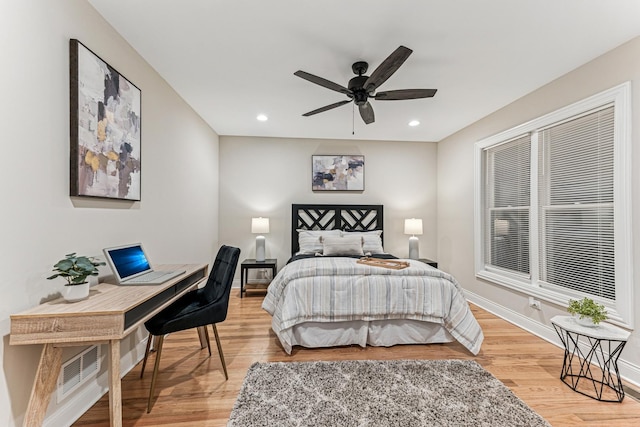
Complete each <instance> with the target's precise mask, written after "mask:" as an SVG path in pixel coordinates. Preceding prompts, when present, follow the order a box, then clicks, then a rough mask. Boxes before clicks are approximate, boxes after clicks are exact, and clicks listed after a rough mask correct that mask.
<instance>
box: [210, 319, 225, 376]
mask: <svg viewBox="0 0 640 427" xmlns="http://www.w3.org/2000/svg"><path fill="white" fill-rule="evenodd" d="M211 326H212V327H213V334H214V335H215V336H216V344H217V345H218V353H219V354H220V361H221V362H222V369H223V370H224V377H225V379H227V380H228V379H229V374H227V364H226V363H225V362H224V354H222V346H221V345H220V336H219V335H218V329H216V324H215V323H212V324H211Z"/></svg>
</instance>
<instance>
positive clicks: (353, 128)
mask: <svg viewBox="0 0 640 427" xmlns="http://www.w3.org/2000/svg"><path fill="white" fill-rule="evenodd" d="M355 134H356V103H355V102H354V103H353V104H351V135H355Z"/></svg>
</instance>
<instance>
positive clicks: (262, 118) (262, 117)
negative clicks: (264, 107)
mask: <svg viewBox="0 0 640 427" xmlns="http://www.w3.org/2000/svg"><path fill="white" fill-rule="evenodd" d="M256 119H258V120H259V121H261V122H266V121H267V120H269V117H267V116H265V115H264V114H258V117H256Z"/></svg>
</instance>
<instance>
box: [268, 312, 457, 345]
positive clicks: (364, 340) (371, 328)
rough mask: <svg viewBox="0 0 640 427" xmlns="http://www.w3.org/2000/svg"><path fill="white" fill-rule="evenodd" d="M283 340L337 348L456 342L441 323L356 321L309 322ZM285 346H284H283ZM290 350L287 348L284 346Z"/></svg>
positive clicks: (292, 330)
mask: <svg viewBox="0 0 640 427" xmlns="http://www.w3.org/2000/svg"><path fill="white" fill-rule="evenodd" d="M283 335H284V336H281V337H280V340H281V341H282V340H283V339H284V340H285V341H286V342H287V343H288V344H290V345H291V346H294V345H300V346H303V347H311V348H315V347H335V346H342V345H353V344H357V345H359V346H361V347H366V346H367V345H371V346H376V347H390V346H392V345H396V344H434V343H447V342H452V341H454V338H453V336H451V334H450V333H449V332H448V331H447V330H446V329H444V328H443V327H442V325H440V324H439V323H432V322H424V321H420V320H408V319H397V320H372V321H364V320H356V321H351V322H335V323H325V322H306V323H301V324H299V325H296V326H294V327H293V328H291V329H289V330H287V331H286V334H283ZM283 344H284V343H283ZM284 347H285V349H286V347H287V346H286V345H285V346H284Z"/></svg>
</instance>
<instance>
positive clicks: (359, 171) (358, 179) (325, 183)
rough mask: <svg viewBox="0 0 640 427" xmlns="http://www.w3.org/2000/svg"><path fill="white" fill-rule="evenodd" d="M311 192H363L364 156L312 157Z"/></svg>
mask: <svg viewBox="0 0 640 427" xmlns="http://www.w3.org/2000/svg"><path fill="white" fill-rule="evenodd" d="M311 162H312V171H313V177H312V180H313V184H312V190H313V191H363V190H364V156H312V158H311Z"/></svg>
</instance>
